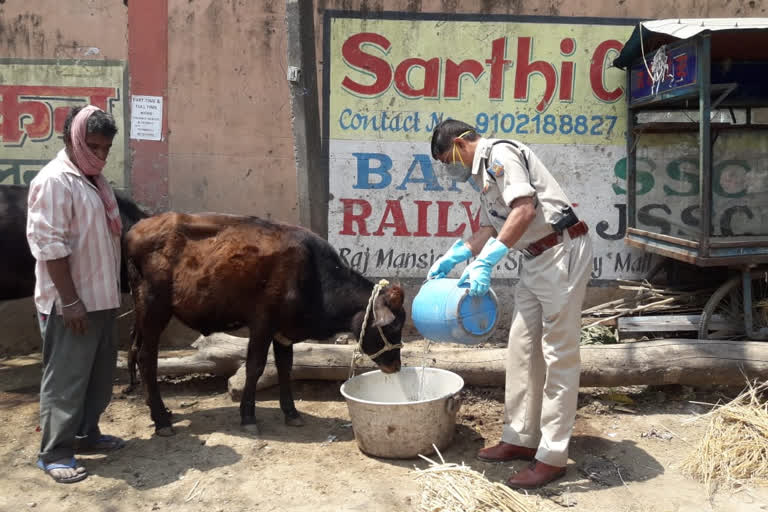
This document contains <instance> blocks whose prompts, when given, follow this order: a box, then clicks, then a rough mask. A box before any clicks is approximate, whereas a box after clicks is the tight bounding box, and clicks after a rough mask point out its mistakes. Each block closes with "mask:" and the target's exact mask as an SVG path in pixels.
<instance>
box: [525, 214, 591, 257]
mask: <svg viewBox="0 0 768 512" xmlns="http://www.w3.org/2000/svg"><path fill="white" fill-rule="evenodd" d="M566 231H568V235H570V237H571V238H577V237H580V236H582V235H586V234H587V232H588V231H589V226H587V223H586V222H584V221H583V220H580V221H579V222H577V223H576V224H574V225H573V226H571V227H568V228H566ZM562 240H563V235H562V233H557V232H555V233H550V234H549V235H547V236H545V237H544V238H540V239H538V240H536V241H535V242H533V243H532V244H531V245H529V246H528V247H526V248H525V249H522V250H521V251H520V252H522V253H523V255H524V256H525V257H526V258H535V257H536V256H538V255H539V254H541V253H543V252H544V251H546V250H547V249H551V248H552V247H554V246H556V245H557V244H559V243H560V242H562Z"/></svg>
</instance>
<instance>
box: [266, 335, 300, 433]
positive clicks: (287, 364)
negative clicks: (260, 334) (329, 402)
mask: <svg viewBox="0 0 768 512" xmlns="http://www.w3.org/2000/svg"><path fill="white" fill-rule="evenodd" d="M272 350H273V351H274V352H275V366H277V380H278V383H279V385H280V409H282V410H283V414H285V424H286V425H291V426H292V427H301V426H303V425H304V420H303V419H301V415H299V411H297V410H296V404H294V403H293V392H292V391H291V369H292V368H293V345H283V344H282V343H279V342H278V341H277V340H274V341H273V342H272Z"/></svg>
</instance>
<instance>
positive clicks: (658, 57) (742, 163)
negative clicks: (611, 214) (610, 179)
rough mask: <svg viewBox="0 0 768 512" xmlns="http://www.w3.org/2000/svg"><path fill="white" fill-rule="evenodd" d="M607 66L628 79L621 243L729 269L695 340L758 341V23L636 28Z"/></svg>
mask: <svg viewBox="0 0 768 512" xmlns="http://www.w3.org/2000/svg"><path fill="white" fill-rule="evenodd" d="M614 65H615V66H617V67H619V68H622V69H626V71H627V82H626V90H627V94H626V96H627V104H628V105H627V108H628V115H627V120H628V122H627V161H626V171H627V174H626V176H627V226H628V228H627V233H626V236H625V241H626V243H627V244H629V245H631V246H633V247H637V248H641V249H643V250H645V251H649V252H652V253H656V254H659V255H662V256H664V257H667V258H673V259H675V260H678V261H682V262H687V263H690V264H693V265H696V266H698V267H702V269H707V268H712V267H727V268H728V269H730V270H731V274H732V275H731V277H730V278H729V279H727V280H726V281H725V282H724V283H723V284H722V285H721V286H720V287H719V288H718V289H717V290H716V291H715V292H714V293H713V294H712V296H711V297H710V298H709V300H708V301H707V303H706V305H705V307H704V310H703V313H702V315H701V317H700V323H699V338H701V339H710V338H733V337H746V338H748V339H757V340H766V339H768V137H767V135H768V132H767V131H766V130H768V108H766V107H768V85H766V84H768V18H748V19H736V18H729V19H700V20H678V19H674V20H656V21H650V22H643V23H640V24H638V26H637V27H636V28H635V30H634V32H633V33H632V35H631V37H630V39H629V40H628V41H627V42H626V44H625V46H624V48H623V50H622V51H621V53H620V54H619V56H618V58H617V59H616V60H615V61H614ZM649 184H650V186H649Z"/></svg>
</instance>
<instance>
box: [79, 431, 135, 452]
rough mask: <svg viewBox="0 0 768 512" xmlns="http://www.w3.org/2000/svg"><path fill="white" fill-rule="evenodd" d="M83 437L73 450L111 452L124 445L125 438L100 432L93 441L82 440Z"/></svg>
mask: <svg viewBox="0 0 768 512" xmlns="http://www.w3.org/2000/svg"><path fill="white" fill-rule="evenodd" d="M84 441H85V439H83V440H82V441H81V442H80V443H78V445H77V446H76V447H75V451H76V452H77V453H105V452H113V451H115V450H119V449H120V448H122V447H123V446H125V440H123V439H121V438H119V437H117V436H110V435H107V434H102V435H100V436H99V438H98V439H97V440H96V441H93V442H90V443H89V442H84Z"/></svg>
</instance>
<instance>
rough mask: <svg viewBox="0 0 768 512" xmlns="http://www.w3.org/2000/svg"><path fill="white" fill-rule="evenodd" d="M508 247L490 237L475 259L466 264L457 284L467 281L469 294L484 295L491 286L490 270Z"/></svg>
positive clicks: (506, 251)
mask: <svg viewBox="0 0 768 512" xmlns="http://www.w3.org/2000/svg"><path fill="white" fill-rule="evenodd" d="M508 252H509V247H507V246H506V245H504V244H503V243H501V242H499V241H498V240H496V239H495V238H490V239H489V240H488V241H487V242H486V243H485V247H483V250H482V251H480V254H478V256H477V259H475V261H473V262H472V263H470V264H469V265H467V268H466V269H464V273H463V274H461V277H460V278H459V283H458V285H457V286H461V285H462V284H463V283H465V282H466V281H469V294H470V295H485V294H486V293H488V288H490V287H491V272H492V271H493V267H495V266H496V264H497V263H498V262H500V261H501V259H502V258H503V257H504V256H506V255H507V253H508Z"/></svg>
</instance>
